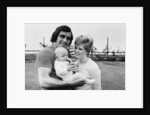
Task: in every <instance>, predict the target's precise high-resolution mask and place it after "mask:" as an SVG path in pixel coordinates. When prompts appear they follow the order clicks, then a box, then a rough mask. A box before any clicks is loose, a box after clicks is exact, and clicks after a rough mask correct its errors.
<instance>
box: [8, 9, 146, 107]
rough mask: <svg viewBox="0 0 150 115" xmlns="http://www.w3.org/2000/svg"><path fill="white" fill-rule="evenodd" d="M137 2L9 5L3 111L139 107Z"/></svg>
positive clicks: (140, 44)
mask: <svg viewBox="0 0 150 115" xmlns="http://www.w3.org/2000/svg"><path fill="white" fill-rule="evenodd" d="M142 48H143V7H7V62H8V65H7V108H143V75H142V74H143V71H142V67H143V65H142V64H143V63H142V59H143V57H142V54H143V49H142Z"/></svg>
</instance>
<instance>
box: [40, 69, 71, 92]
mask: <svg viewBox="0 0 150 115" xmlns="http://www.w3.org/2000/svg"><path fill="white" fill-rule="evenodd" d="M50 72H51V69H49V68H46V67H39V68H38V76H39V82H40V85H41V87H43V88H56V89H57V88H63V87H67V86H68V87H69V84H68V83H66V82H65V81H62V80H59V79H56V78H53V77H50V76H49V73H50Z"/></svg>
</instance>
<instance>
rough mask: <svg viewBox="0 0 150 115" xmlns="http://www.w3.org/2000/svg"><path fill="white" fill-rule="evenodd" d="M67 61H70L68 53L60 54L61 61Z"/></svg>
mask: <svg viewBox="0 0 150 115" xmlns="http://www.w3.org/2000/svg"><path fill="white" fill-rule="evenodd" d="M67 59H68V54H66V53H64V54H59V56H58V60H59V61H67Z"/></svg>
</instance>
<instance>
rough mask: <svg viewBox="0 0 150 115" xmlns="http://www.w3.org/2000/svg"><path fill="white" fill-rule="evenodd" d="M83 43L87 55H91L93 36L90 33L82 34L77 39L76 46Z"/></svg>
mask: <svg viewBox="0 0 150 115" xmlns="http://www.w3.org/2000/svg"><path fill="white" fill-rule="evenodd" d="M81 44H83V45H84V49H85V50H86V52H87V56H89V53H90V51H91V50H92V47H93V38H92V37H90V36H88V35H85V36H84V35H80V36H78V37H77V38H76V39H75V46H79V45H81Z"/></svg>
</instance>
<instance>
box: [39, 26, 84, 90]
mask: <svg viewBox="0 0 150 115" xmlns="http://www.w3.org/2000/svg"><path fill="white" fill-rule="evenodd" d="M72 40H73V35H72V31H71V29H70V28H69V27H68V26H66V25H62V26H59V27H57V28H56V30H55V32H54V33H53V34H52V37H51V42H52V45H51V46H49V47H46V48H44V49H42V50H41V51H40V52H39V53H38V55H37V58H36V67H37V72H38V77H39V83H40V85H41V88H42V89H50V90H71V89H74V87H76V86H82V85H83V84H84V82H83V81H75V82H72V83H69V84H68V83H67V82H65V81H62V80H61V79H60V78H59V76H57V75H56V72H55V69H54V61H55V59H56V58H55V54H54V51H55V49H56V48H57V47H59V46H62V47H65V48H66V49H67V48H68V47H69V46H70V45H71V42H72ZM75 69H76V68H75V67H73V66H72V67H70V68H69V70H72V71H73V70H75Z"/></svg>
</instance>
